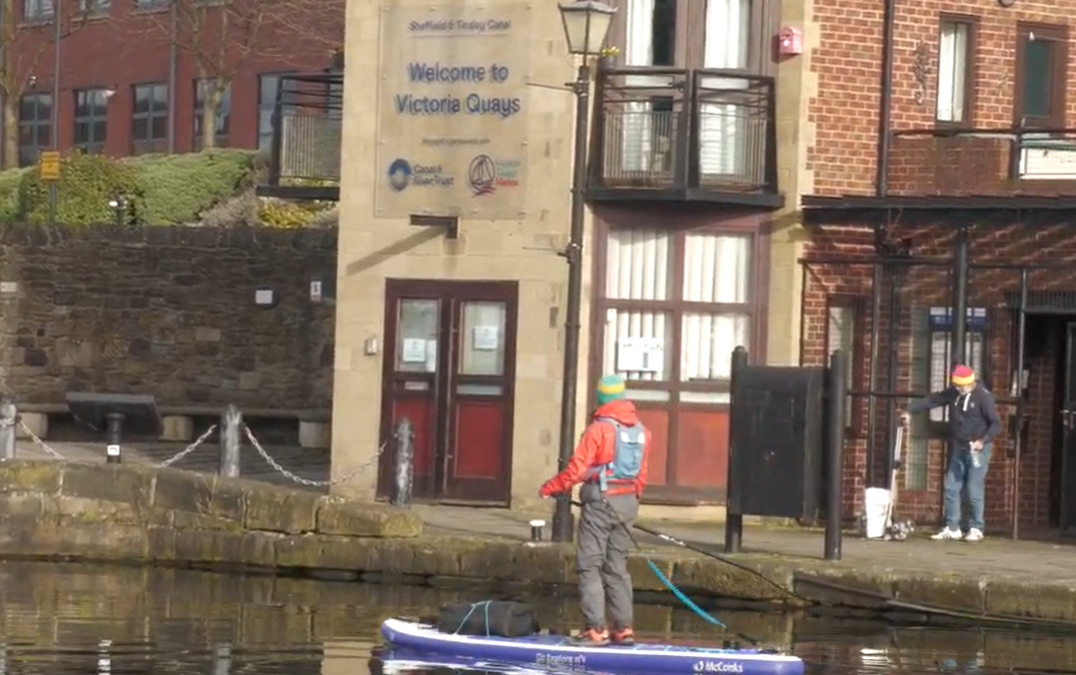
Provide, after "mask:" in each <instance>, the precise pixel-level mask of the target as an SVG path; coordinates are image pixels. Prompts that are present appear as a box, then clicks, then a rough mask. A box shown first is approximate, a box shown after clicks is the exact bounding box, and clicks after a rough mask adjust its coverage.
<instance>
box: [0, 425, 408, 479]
mask: <svg viewBox="0 0 1076 675" xmlns="http://www.w3.org/2000/svg"><path fill="white" fill-rule="evenodd" d="M16 425H17V426H18V427H19V429H21V430H22V432H23V433H24V434H26V436H27V438H29V439H30V440H31V441H32V442H33V444H34V445H35V446H37V447H38V448H40V449H41V450H42V451H43V452H44V453H45V454H47V455H48V456H50V457H52V458H53V459H56V460H59V461H67V458H65V457H64V456H63V454H61V453H60V452H59V451H57V450H56V449H54V448H52V447H51V446H50V445H49V444H48V443H46V442H45V441H44V440H43V439H42V438H41V437H40V436H38V435H37V434H36V433H34V431H33V429H31V428H30V427H29V426H28V425H27V424H26V423H25V422H23V421H22V420H21V419H20V418H18V417H16V418H15V419H14V420H3V419H0V428H2V427H10V426H16ZM217 428H218V425H216V424H213V425H211V426H210V427H209V428H208V429H206V430H205V432H204V433H203V434H202V435H201V436H199V437H198V438H197V439H195V440H194V442H193V443H191V444H190V445H188V446H187V447H186V448H184V449H183V450H180V451H179V452H177V453H176V454H174V455H172V456H171V457H169V458H168V459H166V460H164V461H161V462H156V463H154V464H153V466H156V467H159V468H167V467H170V466H172V465H173V464H175V463H176V462H179V461H180V460H182V459H184V458H186V457H187V456H188V455H190V454H191V453H192V452H194V451H195V450H197V449H198V448H199V447H201V446H202V444H204V443H205V442H206V441H207V440H209V437H210V436H212V435H213V432H215V431H216V430H217ZM243 433H244V435H245V436H246V437H247V440H249V441H250V444H251V446H253V447H254V449H255V450H256V451H257V452H258V455H259V456H261V458H262V459H263V460H264V461H265V463H266V464H268V465H269V466H270V467H271V468H272V469H273V470H274V471H276V472H277V473H279V474H280V475H282V476H284V477H285V478H287V479H288V480H290V481H292V482H294V483H298V484H299V485H305V486H308V487H329V486H333V485H340V484H342V483H347V482H348V481H350V480H352V479H353V478H355V477H356V476H358V475H359V474H361V473H363V472H364V471H366V470H368V469H369V468H370V467H372V466H374V465H375V464H377V462H378V460H379V459H380V458H381V455H383V454H384V452H385V449H386V448H388V445H389V444H388V442H385V443H382V444H381V447H379V448H378V449H377V452H376V453H374V455H373V456H371V457H370V458H369V459H367V460H366V461H365V462H363V463H362V464H361V465H359V466H358V467H357V468H356V469H355V470H353V471H350V472H349V473H347V474H346V475H344V476H341V477H340V478H337V479H335V480H332V479H329V480H313V479H310V478H304V477H302V476H300V475H298V474H296V473H294V472H293V471H290V470H288V469H286V468H284V466H283V465H281V464H280V462H278V461H277V460H276V459H274V458H273V456H272V455H270V454H269V452H268V451H267V450H266V449H265V448H264V447H263V446H262V444H261V442H259V441H258V439H257V437H256V436H255V435H254V432H253V431H251V429H250V427H249V426H247V425H246V424H243Z"/></svg>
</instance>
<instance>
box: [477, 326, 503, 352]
mask: <svg viewBox="0 0 1076 675" xmlns="http://www.w3.org/2000/svg"><path fill="white" fill-rule="evenodd" d="M500 335H501V328H500V326H475V327H474V336H473V338H472V339H473V344H474V349H475V351H476V352H492V351H496V350H497V348H498V347H500V343H501V339H500Z"/></svg>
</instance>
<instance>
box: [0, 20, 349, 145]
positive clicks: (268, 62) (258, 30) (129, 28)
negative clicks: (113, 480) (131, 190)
mask: <svg viewBox="0 0 1076 675" xmlns="http://www.w3.org/2000/svg"><path fill="white" fill-rule="evenodd" d="M54 1H55V0H16V1H15V2H14V3H13V7H14V10H15V12H16V14H17V15H16V16H14V17H12V16H7V17H3V18H2V21H3V22H4V25H5V26H7V27H9V28H12V29H15V28H17V31H15V32H14V35H15V38H14V39H13V40H11V41H10V44H4V45H3V47H4V49H3V50H2V51H3V58H5V59H6V61H5V62H4V65H3V74H4V78H5V80H9V81H11V82H12V83H14V85H13V86H14V88H15V90H16V91H17V93H19V94H20V95H19V97H18V101H17V105H15V104H16V102H15V101H12V102H11V103H12V104H13V105H11V106H5V110H7V112H8V114H6V115H5V119H4V120H3V123H4V124H5V125H17V127H18V143H17V150H16V151H17V153H18V159H19V164H20V165H23V166H25V165H28V164H32V163H33V162H35V161H36V158H37V156H38V154H39V153H40V151H41V150H47V149H49V148H50V147H51V142H52V131H53V130H52V125H53V121H54V117H53V103H54V102H53V97H54V80H53V72H54V71H55V69H56V65H57V61H56V57H55V55H54V50H53V45H54V43H53V34H54V31H53V26H52V14H53V10H52V8H53V4H52V3H53V2H54ZM174 2H175V3H176V4H175V6H174V10H173V5H172V4H171V3H170V2H169V1H168V0H122V1H119V0H115V1H113V0H93V1H92V2H89V3H87V2H86V0H82V1H81V3H80V4H79V3H76V2H75V1H74V0H63V1H62V2H61V3H60V4H59V7H60V8H61V12H60V15H61V26H60V31H61V36H62V37H61V40H60V53H59V72H60V81H59V98H58V101H57V102H56V103H57V105H58V109H57V110H56V112H58V121H57V126H56V131H57V132H58V133H57V139H56V140H57V144H58V148H59V149H60V150H61V151H66V150H68V149H70V148H73V147H80V148H84V149H86V150H87V151H91V152H104V153H107V154H108V155H112V156H124V155H130V154H140V153H145V152H165V151H169V150H172V151H175V152H189V151H192V150H197V149H199V148H200V147H201V145H202V143H201V134H200V131H199V129H200V127H201V122H202V119H201V110H202V98H203V96H202V92H203V90H204V86H202V85H199V81H200V77H199V72H198V63H199V61H200V60H204V61H205V63H206V64H208V67H207V69H206V71H205V74H206V75H207V77H208V78H212V77H214V76H216V75H221V76H224V77H225V78H226V79H228V80H229V83H228V85H227V88H226V89H225V90H224V92H223V96H222V100H221V104H220V107H219V109H218V111H217V115H216V144H217V145H218V146H229V147H239V148H263V149H267V148H268V147H269V143H270V139H271V137H272V128H271V113H272V106H273V103H274V101H275V96H276V90H277V86H278V84H279V82H280V75H281V74H284V73H296V72H300V73H306V72H311V71H313V72H319V71H323V70H326V69H330V68H333V67H338V66H339V60H338V58H335V59H334V54H336V53H338V52H339V50H340V47H341V45H342V44H343V2H342V1H340V2H336V1H334V0H326V1H324V2H316V1H315V0H286V1H285V2H272V3H269V2H267V0H251V1H250V2H243V3H235V2H221V3H208V4H203V3H200V2H198V1H197V0H174ZM87 6H88V7H89V9H88V10H86V9H85V8H86V7H87ZM5 30H7V29H5ZM5 34H7V33H5ZM173 35H174V36H175V38H174V39H173V38H172V37H171V36H173ZM196 43H197V44H200V45H201V46H200V47H196V46H195V44H196ZM224 44H226V45H227V48H226V49H223V50H220V49H218V47H220V46H221V45H224ZM173 46H174V47H175V49H174V50H173ZM18 89H21V91H18ZM4 145H5V146H9V145H10V144H9V143H5V144H4ZM12 150H13V148H11V147H5V149H4V150H3V152H8V153H10V152H12Z"/></svg>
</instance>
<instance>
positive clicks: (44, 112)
mask: <svg viewBox="0 0 1076 675" xmlns="http://www.w3.org/2000/svg"><path fill="white" fill-rule="evenodd" d="M51 136H52V96H51V95H50V94H26V95H25V96H23V97H22V100H21V101H20V103H19V166H30V165H31V164H34V163H35V162H37V157H38V155H39V154H41V151H42V150H45V149H47V148H48V147H49V145H50V141H51Z"/></svg>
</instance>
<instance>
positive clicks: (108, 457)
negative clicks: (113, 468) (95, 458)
mask: <svg viewBox="0 0 1076 675" xmlns="http://www.w3.org/2000/svg"><path fill="white" fill-rule="evenodd" d="M105 421H106V422H107V423H108V445H107V446H105V462H106V463H107V464H120V463H122V462H123V450H122V448H121V446H120V441H121V440H122V439H123V413H118V412H110V413H108V414H106V415H105Z"/></svg>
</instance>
